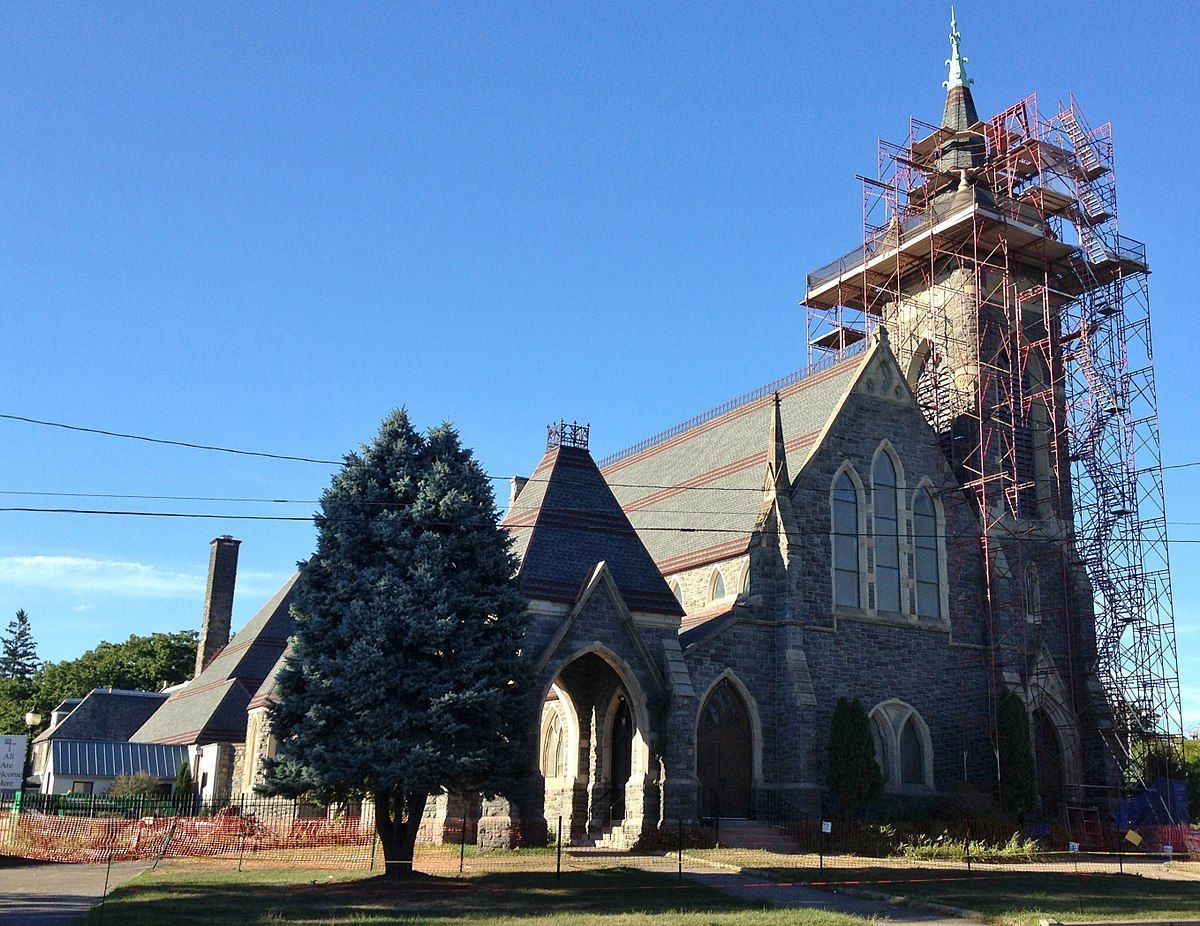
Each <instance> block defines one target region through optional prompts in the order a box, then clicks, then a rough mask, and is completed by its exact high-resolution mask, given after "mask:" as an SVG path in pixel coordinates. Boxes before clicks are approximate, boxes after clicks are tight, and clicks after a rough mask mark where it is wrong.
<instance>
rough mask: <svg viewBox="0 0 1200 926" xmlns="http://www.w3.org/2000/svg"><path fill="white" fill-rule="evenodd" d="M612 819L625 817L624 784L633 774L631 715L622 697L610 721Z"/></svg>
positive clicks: (618, 700)
mask: <svg viewBox="0 0 1200 926" xmlns="http://www.w3.org/2000/svg"><path fill="white" fill-rule="evenodd" d="M610 749H611V752H610V753H609V754H610V755H611V756H612V777H611V779H610V781H611V782H612V810H611V813H610V816H611V818H612V820H613V821H614V822H615V821H618V820H624V819H625V785H626V784H628V782H629V776H630V775H632V774H633V716H632V715H631V714H630V713H629V704H628V702H627V701H626V700H625V698H624V697H620V698H618V699H617V708H616V712H615V713H614V715H613V723H612V745H611V746H610Z"/></svg>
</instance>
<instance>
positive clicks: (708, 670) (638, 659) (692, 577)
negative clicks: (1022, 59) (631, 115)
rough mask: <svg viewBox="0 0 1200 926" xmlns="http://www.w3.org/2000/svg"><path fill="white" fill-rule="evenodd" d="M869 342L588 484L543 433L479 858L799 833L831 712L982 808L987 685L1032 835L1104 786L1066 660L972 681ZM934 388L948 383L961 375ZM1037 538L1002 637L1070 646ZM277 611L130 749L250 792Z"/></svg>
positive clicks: (1070, 597)
mask: <svg viewBox="0 0 1200 926" xmlns="http://www.w3.org/2000/svg"><path fill="white" fill-rule="evenodd" d="M952 75H953V72H952ZM951 83H952V85H951V87H950V89H949V94H948V98H947V104H946V110H945V113H946V114H945V117H944V120H943V125H944V127H946V128H948V129H949V130H950V131H951V132H953V133H959V135H961V133H962V132H963V131H965V130H966V129H968V128H969V127H970V126H971V125H972V124H974V123H975V122H977V121H978V119H977V116H976V115H975V111H974V103H973V101H972V100H971V94H970V90H969V87H968V86H967V85H966V83H965V82H961V81H960V82H959V83H957V84H955V83H954V82H953V81H952V82H951ZM964 150H965V149H964ZM961 154H962V152H954V151H951V152H950V155H952V156H959V155H961ZM966 156H967V157H968V158H969V157H970V156H971V154H970V152H967V154H966ZM944 195H945V196H947V197H950V196H957V197H960V198H961V197H962V195H963V190H962V189H961V188H960V189H958V190H954V189H953V188H951V190H950V192H947V193H946V194H944ZM970 195H973V194H970ZM886 322H887V320H885V325H884V326H881V327H879V328H877V329H876V330H875V332H874V333H873V334H872V335H871V336H870V337H869V338H868V339H867V340H866V341H864V342H863V343H862V344H861V346H860V348H859V349H858V350H857V351H856V352H852V353H850V354H849V355H848V356H846V355H843V356H840V357H837V358H831V359H830V360H829V361H827V362H825V363H823V364H817V365H815V366H811V367H810V368H808V369H806V370H805V371H803V372H802V373H799V374H795V375H793V376H790V377H785V378H784V379H782V380H778V381H776V382H774V383H771V384H770V385H768V386H765V387H763V388H761V389H758V390H755V391H753V392H750V393H748V394H747V395H746V396H744V397H743V398H742V399H739V400H735V401H734V402H731V403H727V404H726V405H725V406H722V407H721V408H719V409H717V410H715V411H713V412H711V413H708V414H705V415H701V416H698V417H696V418H694V419H691V420H690V421H688V422H686V423H684V424H683V425H680V426H678V427H676V428H673V429H671V430H669V431H666V432H664V433H663V434H661V435H659V436H658V437H655V438H652V439H650V440H647V441H644V442H643V443H641V444H639V445H637V446H635V447H632V448H630V449H629V450H627V451H625V452H622V453H619V454H616V455H615V456H612V457H609V458H608V459H606V460H602V461H600V462H599V463H598V462H597V461H596V460H594V459H593V457H592V456H591V454H590V451H589V447H588V434H587V429H586V428H581V427H577V426H572V425H567V424H563V425H561V426H557V427H555V428H553V429H552V430H551V433H550V439H549V441H548V447H547V449H546V451H545V454H544V456H542V458H541V461H540V462H539V463H538V464H537V465H536V467H535V468H534V469H533V470H532V471H531V473H530V475H529V476H528V477H527V478H520V479H514V480H513V482H512V486H511V491H510V505H509V510H508V513H507V516H506V518H505V520H504V525H505V527H506V528H508V529H509V530H510V531H511V533H512V536H513V538H514V547H515V551H516V553H517V555H518V556H519V558H520V563H521V565H520V573H519V581H520V586H521V589H522V591H523V593H524V595H525V597H526V598H527V600H528V601H529V609H530V614H531V617H532V622H531V630H530V632H529V638H528V640H527V644H526V651H527V652H528V653H529V655H530V658H531V659H532V662H533V666H534V671H535V673H536V681H535V684H536V686H537V690H538V692H539V695H540V698H541V702H542V704H543V708H542V711H541V714H540V717H539V718H538V723H539V729H538V730H537V731H531V737H530V742H531V744H533V745H531V749H530V754H529V776H528V780H527V786H526V787H525V788H524V789H523V790H522V791H521V793H519V794H512V795H507V796H505V797H502V798H497V799H495V800H489V801H485V802H484V803H483V806H482V807H481V808H480V811H481V814H482V816H481V820H480V824H479V838H480V842H481V843H482V844H487V845H511V844H516V843H522V842H536V841H539V840H540V839H542V838H544V837H545V836H546V832H547V827H548V826H550V827H554V826H557V821H558V819H559V818H560V817H561V818H562V820H563V827H564V837H566V836H569V838H570V839H571V840H572V841H574V842H577V843H578V842H585V841H594V840H598V839H604V840H605V842H606V844H611V845H631V844H633V843H635V842H636V841H637V840H639V839H641V838H643V837H644V836H646V835H647V834H649V833H651V832H653V831H655V830H656V829H658V828H659V827H660V826H662V825H664V824H665V823H666V822H667V821H675V820H683V821H685V822H695V821H699V820H702V819H706V818H712V817H718V816H719V817H723V818H774V819H780V818H789V819H799V815H801V814H804V813H808V814H817V813H819V812H820V809H821V808H822V806H823V801H825V780H826V758H827V757H826V751H827V741H828V735H829V722H830V715H831V712H832V710H833V708H834V705H835V704H836V702H837V700H838V699H839V698H841V697H853V698H857V699H859V700H860V701H861V702H862V703H863V705H864V706H865V707H866V709H867V710H868V711H869V713H870V718H871V724H872V730H873V733H874V737H875V744H876V754H877V758H878V760H879V764H880V766H881V768H882V771H883V777H884V781H885V786H886V791H887V794H888V795H889V798H888V800H890V801H893V802H895V803H896V804H906V805H910V806H918V807H919V806H932V805H934V804H935V803H937V802H939V801H946V800H949V799H951V798H953V797H954V796H956V795H961V794H962V793H970V792H972V791H974V792H988V791H989V790H990V788H991V782H992V781H993V779H994V776H995V769H996V754H995V751H994V746H993V741H992V733H991V730H992V726H993V718H994V714H995V703H994V700H995V698H996V696H997V692H998V691H1003V690H1004V689H1006V688H1007V689H1010V690H1012V691H1014V692H1016V693H1017V694H1018V695H1019V696H1020V697H1021V698H1022V699H1023V700H1024V702H1025V703H1026V705H1027V707H1028V711H1029V716H1030V724H1031V731H1032V734H1033V737H1034V740H1035V752H1036V760H1037V765H1038V782H1039V788H1040V791H1041V794H1042V800H1043V803H1044V806H1045V808H1046V812H1047V814H1050V815H1053V814H1055V813H1057V812H1058V811H1059V808H1061V807H1062V805H1063V804H1066V803H1082V802H1088V801H1089V800H1090V799H1089V797H1088V793H1089V792H1088V790H1087V789H1088V788H1089V787H1096V786H1103V785H1106V784H1107V783H1108V781H1109V775H1110V774H1111V773H1100V774H1099V777H1096V776H1097V774H1098V773H1096V772H1094V771H1090V772H1089V771H1087V770H1089V769H1092V770H1094V769H1096V768H1103V763H1102V762H1098V761H1096V756H1097V755H1098V754H1099V753H1100V752H1102V750H1103V744H1102V742H1101V734H1100V731H1101V729H1102V728H1103V726H1104V719H1103V718H1104V715H1105V710H1106V709H1105V707H1104V705H1103V699H1102V696H1100V695H1098V693H1097V692H1098V687H1097V685H1096V683H1095V680H1094V678H1093V677H1092V675H1091V670H1090V666H1089V663H1088V661H1087V660H1086V659H1075V660H1072V659H1070V658H1069V653H1070V650H1069V649H1068V643H1067V641H1066V640H1065V639H1062V638H1059V637H1056V635H1055V634H1054V633H1050V632H1046V633H1044V634H1041V635H1040V636H1039V640H1038V649H1037V652H1035V653H1026V654H1024V656H1025V657H1027V658H1028V659H1029V660H1032V661H1033V662H1036V663H1037V665H1038V672H1037V674H1036V678H1034V677H1033V676H1022V675H1021V674H1020V673H1016V672H1011V671H1005V672H1003V673H1002V677H1001V678H1000V679H999V687H997V679H996V678H995V675H996V670H995V667H994V665H993V663H992V661H991V659H990V656H991V649H990V646H991V641H990V640H989V630H988V625H987V624H986V623H985V621H984V619H983V617H982V612H983V607H982V596H983V572H984V568H985V565H984V562H983V558H982V556H981V554H980V553H979V552H978V551H979V549H980V545H979V542H978V540H979V531H980V526H979V524H978V509H977V507H976V506H975V505H974V502H973V501H971V500H970V499H969V498H968V495H967V493H966V492H965V491H964V487H963V484H962V481H961V477H960V476H956V470H955V467H954V466H952V465H949V464H948V461H947V459H946V457H945V453H946V440H947V433H946V431H945V428H944V427H942V426H941V424H940V422H939V421H937V420H931V416H930V415H928V414H927V413H926V412H925V411H923V409H922V407H921V406H920V404H919V403H918V401H917V398H916V395H915V392H914V390H915V389H916V387H917V379H918V377H919V375H920V370H919V368H917V367H916V366H915V365H914V363H913V362H912V358H911V357H904V358H902V360H903V365H902V363H901V362H900V361H898V359H897V353H898V351H897V350H895V349H894V348H893V346H892V344H893V341H894V339H895V337H896V334H895V331H894V330H893V333H892V338H891V339H889V334H888V324H887V323H886ZM897 323H902V322H897ZM914 370H915V372H914ZM954 375H957V376H970V375H971V371H970V369H969V368H968V366H967V362H966V361H964V367H963V368H962V369H959V370H956V371H954ZM1051 491H1053V490H1051ZM1063 504H1065V500H1064V499H1062V498H1055V499H1052V504H1051V505H1050V506H1049V507H1045V508H1043V509H1042V510H1040V511H1038V512H1034V513H1033V514H1032V515H1030V517H1031V519H1034V520H1036V519H1037V518H1039V517H1042V518H1043V519H1045V518H1049V517H1051V514H1048V513H1047V512H1050V510H1051V509H1054V510H1056V511H1059V513H1061V510H1060V509H1061V506H1062V505H1063ZM1056 506H1057V507H1056ZM1066 516H1067V517H1068V518H1069V512H1067V513H1066ZM1042 527H1045V525H1043V526H1042ZM1038 529H1039V530H1041V529H1042V528H1038ZM1045 537H1046V540H1045V543H1046V544H1048V545H1050V546H1051V547H1052V548H1053V549H1055V550H1057V551H1058V553H1057V555H1059V556H1060V557H1061V558H1063V560H1064V562H1066V563H1067V565H1068V567H1069V569H1074V570H1075V572H1074V573H1070V572H1069V569H1068V574H1069V575H1072V576H1073V578H1072V579H1071V580H1070V581H1068V582H1062V581H1059V580H1058V579H1057V576H1049V575H1047V576H1045V577H1044V578H1042V580H1041V581H1040V583H1038V590H1037V594H1038V596H1039V603H1038V604H1037V605H1036V606H1033V605H1027V606H1026V607H1027V610H1028V613H1026V614H1021V615H1016V616H1011V615H1010V617H1011V619H1012V620H1017V621H1025V620H1029V621H1031V622H1032V621H1035V620H1038V619H1039V617H1038V615H1039V614H1042V613H1054V614H1057V615H1065V618H1064V620H1063V621H1062V624H1063V626H1066V627H1068V628H1069V634H1070V635H1071V637H1072V640H1073V643H1072V645H1073V646H1075V647H1076V651H1077V652H1078V651H1086V643H1087V640H1088V639H1089V637H1090V635H1092V634H1094V625H1093V618H1092V611H1091V604H1090V599H1091V592H1090V588H1089V586H1088V584H1087V579H1086V576H1084V575H1083V573H1082V567H1079V566H1078V565H1077V561H1076V560H1074V559H1072V558H1071V555H1070V550H1069V547H1068V542H1067V541H1066V540H1064V539H1063V534H1062V533H1061V532H1059V533H1058V534H1055V532H1054V531H1053V530H1050V529H1046V530H1045ZM214 550H215V548H214ZM972 551H974V552H972ZM214 556H216V553H215V552H214ZM234 556H235V561H236V551H235V553H234ZM996 568H998V570H999V573H1000V574H1001V576H1002V579H1001V581H1008V582H1011V583H1014V584H1019V583H1024V582H1026V581H1027V578H1026V577H1024V576H1020V575H1013V574H1012V572H1013V571H1015V570H1013V571H1010V572H1009V574H1007V576H1006V577H1005V572H1004V568H1003V566H999V567H996ZM292 581H294V579H293V580H292ZM290 590H291V582H290V581H289V583H288V585H286V586H285V587H284V588H283V589H281V590H280V592H279V594H278V595H276V597H275V598H274V599H272V601H271V602H269V603H268V604H267V605H266V607H265V608H264V609H263V611H262V612H261V613H260V614H259V615H258V616H257V617H255V618H254V620H252V621H251V623H250V624H249V625H248V626H247V628H245V629H244V630H243V631H242V632H241V633H239V634H238V635H237V636H235V637H234V638H233V639H232V640H231V641H229V644H228V645H227V646H225V647H224V648H219V652H217V653H216V655H215V656H214V657H211V658H209V659H206V660H203V661H204V665H201V666H200V667H199V668H200V670H201V671H200V674H199V676H198V678H197V679H196V680H195V681H194V682H193V683H190V684H189V685H188V686H185V687H184V688H183V689H182V690H180V691H178V692H176V693H174V694H172V696H171V698H170V699H169V700H168V701H167V703H166V704H165V705H164V706H163V708H162V709H161V710H160V711H159V712H158V713H156V714H155V715H154V716H153V717H152V718H151V719H150V720H149V721H147V724H146V726H145V727H144V728H143V729H142V730H141V731H140V732H139V734H138V736H137V737H136V738H139V739H144V740H151V741H160V742H175V743H182V742H187V743H192V744H195V745H197V746H205V744H207V745H208V746H211V747H213V748H215V749H216V751H217V753H219V754H220V755H219V756H218V755H217V754H216V753H214V754H213V760H212V761H214V762H215V763H218V764H220V768H221V775H222V776H223V780H225V781H226V782H227V785H226V788H227V790H228V791H229V792H230V793H235V794H236V793H239V792H241V793H248V792H249V791H250V790H251V789H252V787H253V785H254V783H255V781H256V780H257V778H258V776H259V774H260V770H261V762H262V758H263V757H264V756H266V755H269V754H271V752H272V750H273V743H272V741H271V737H270V731H269V729H268V725H267V722H266V714H265V711H266V705H267V704H268V703H269V701H270V697H271V691H272V684H273V677H274V673H275V671H277V666H278V664H279V662H280V661H281V660H282V659H283V658H284V654H285V651H286V645H287V643H286V641H287V636H288V634H289V632H290V630H291V617H290V614H289V611H288V603H289V600H290ZM1027 590H1028V589H1023V592H1024V591H1027ZM1021 597H1022V596H1021V595H1018V594H1014V595H1013V596H1012V600H1014V601H1015V600H1018V599H1020V598H1021ZM206 624H207V620H206ZM224 628H225V635H226V637H227V636H228V619H227V618H226V623H225V625H224ZM1080 641H1083V642H1082V643H1081V642H1080ZM219 642H223V641H219ZM216 767H217V766H216V765H214V776H215V775H216V774H217V773H216V771H215V769H216ZM1089 775H1091V776H1092V778H1091V779H1090V780H1089V778H1088V776H1089ZM462 810H463V801H462V799H460V798H457V797H453V796H451V797H448V796H445V795H443V796H442V797H440V798H438V799H437V800H436V801H434V800H431V802H430V807H429V809H428V810H427V814H426V817H427V821H428V822H429V830H428V832H427V834H426V835H427V836H428V837H429V838H436V837H437V827H438V825H439V822H440V821H441V820H442V819H444V818H445V817H446V816H447V815H449V816H457V815H458V814H460V813H462ZM548 821H549V822H548Z"/></svg>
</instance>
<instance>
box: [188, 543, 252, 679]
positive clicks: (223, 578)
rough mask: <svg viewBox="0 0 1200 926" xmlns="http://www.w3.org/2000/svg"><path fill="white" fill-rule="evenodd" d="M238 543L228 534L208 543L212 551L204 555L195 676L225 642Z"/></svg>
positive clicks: (228, 628) (228, 625)
mask: <svg viewBox="0 0 1200 926" xmlns="http://www.w3.org/2000/svg"><path fill="white" fill-rule="evenodd" d="M240 544H241V541H240V540H234V539H233V538H232V537H230V536H229V535H228V534H223V535H222V536H220V537H217V538H216V539H214V540H213V542H212V553H211V554H210V555H209V557H208V589H207V590H206V591H205V593H204V623H203V624H201V625H200V642H199V644H197V646H196V675H199V674H200V673H201V672H202V671H203V670H204V667H205V666H206V665H208V664H209V663H210V662H212V661H213V658H214V657H215V656H216V655H217V653H219V652H221V650H222V649H224V647H225V644H226V643H228V642H229V631H230V628H231V626H232V623H233V586H234V584H235V583H236V582H237V560H238V546H239V545H240Z"/></svg>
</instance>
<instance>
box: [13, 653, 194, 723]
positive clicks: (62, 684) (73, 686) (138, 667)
mask: <svg viewBox="0 0 1200 926" xmlns="http://www.w3.org/2000/svg"><path fill="white" fill-rule="evenodd" d="M196 638H197V633H196V631H194V630H181V631H179V632H178V633H152V634H150V635H149V636H131V637H130V638H129V639H128V640H125V641H124V642H121V643H107V642H105V643H101V644H100V645H99V646H96V647H95V648H93V649H90V650H88V651H87V652H86V653H84V654H83V655H82V656H79V657H78V658H76V659H66V660H63V661H61V662H48V663H43V664H42V665H40V666H38V668H37V670H36V671H35V672H34V673H33V675H32V676H31V677H30V678H28V679H3V678H0V734H3V733H18V734H19V733H24V732H25V712H26V711H28V710H29V709H30V708H31V707H36V708H37V709H38V710H40V711H41V712H42V717H43V720H42V726H43V728H44V727H45V726H47V725H49V723H50V711H51V710H53V709H54V708H55V707H56V706H57V705H58V704H60V703H61V702H62V701H64V700H65V699H67V698H82V697H83V696H84V695H86V694H87V693H88V692H89V691H91V690H92V689H93V688H131V689H134V690H136V691H159V690H161V689H162V688H164V687H165V686H167V685H177V684H179V683H180V682H185V681H187V680H188V679H189V678H191V677H192V670H193V669H194V668H195V663H196Z"/></svg>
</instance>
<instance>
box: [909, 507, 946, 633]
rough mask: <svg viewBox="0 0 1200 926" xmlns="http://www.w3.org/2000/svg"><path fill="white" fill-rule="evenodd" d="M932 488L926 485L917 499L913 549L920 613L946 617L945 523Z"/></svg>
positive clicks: (914, 511)
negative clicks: (941, 539) (942, 545)
mask: <svg viewBox="0 0 1200 926" xmlns="http://www.w3.org/2000/svg"><path fill="white" fill-rule="evenodd" d="M939 520H940V519H939V518H938V510H937V506H936V505H935V504H934V501H933V496H932V495H931V494H930V492H929V489H928V488H927V487H925V486H922V487H921V488H919V489H918V490H917V493H916V495H915V496H914V498H913V549H914V551H915V553H914V557H913V559H914V564H915V567H916V573H917V574H916V580H917V614H918V615H919V616H920V617H933V618H940V617H941V616H942V564H941V552H940V549H939V542H938V540H939V536H940V534H941V525H940V523H939Z"/></svg>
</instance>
